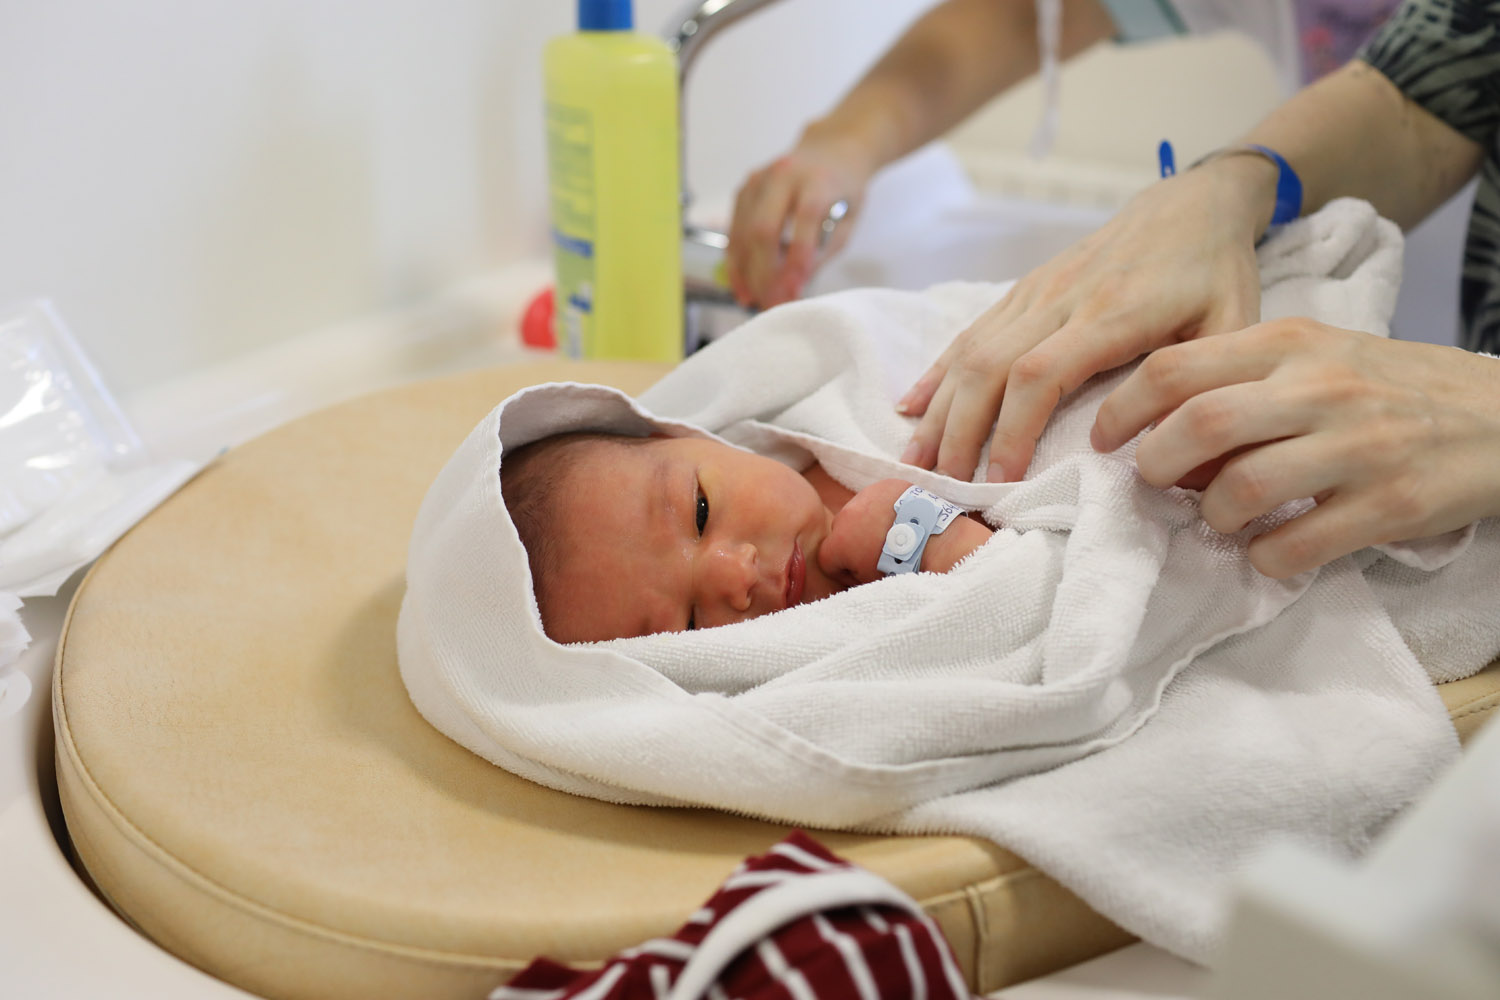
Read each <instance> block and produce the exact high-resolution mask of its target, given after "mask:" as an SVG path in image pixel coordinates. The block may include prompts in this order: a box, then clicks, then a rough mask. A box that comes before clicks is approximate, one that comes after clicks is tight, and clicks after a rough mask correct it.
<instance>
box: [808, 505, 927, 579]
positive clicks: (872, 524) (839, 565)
mask: <svg viewBox="0 0 1500 1000" xmlns="http://www.w3.org/2000/svg"><path fill="white" fill-rule="evenodd" d="M909 486H911V483H908V482H906V481H905V480H902V479H882V480H880V481H879V482H876V483H871V484H870V485H869V486H866V487H865V488H864V489H862V490H860V491H859V492H858V493H856V494H854V496H853V497H851V498H850V499H849V502H848V503H846V504H844V506H843V507H842V508H841V509H840V510H839V512H838V513H837V514H835V515H833V530H832V531H830V532H829V533H828V537H827V538H825V539H824V540H823V544H822V545H821V546H819V547H818V565H819V566H820V567H821V568H822V570H823V572H824V573H827V574H828V575H829V576H830V577H832V578H833V579H835V580H839V581H840V582H842V583H843V584H844V585H845V586H854V585H855V584H859V583H870V582H872V581H875V580H879V579H880V578H881V577H882V576H884V575H885V574H883V573H881V572H880V570H878V569H876V568H875V566H876V564H877V563H878V562H880V550H881V548H882V547H884V545H885V536H886V532H888V531H890V530H891V525H892V524H894V523H895V520H896V511H895V504H896V501H897V499H899V498H900V496H901V494H902V493H905V492H906V489H907V487H909ZM924 561H925V560H924Z"/></svg>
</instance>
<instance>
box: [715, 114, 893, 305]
mask: <svg viewBox="0 0 1500 1000" xmlns="http://www.w3.org/2000/svg"><path fill="white" fill-rule="evenodd" d="M874 170H875V166H874V164H873V163H872V162H871V161H870V159H869V154H868V152H867V151H866V150H864V149H862V148H861V147H860V145H859V143H858V142H857V141H854V140H852V139H846V138H841V137H828V138H824V137H821V136H819V135H818V133H817V132H816V131H815V128H813V127H810V128H809V130H808V132H807V133H805V134H804V135H803V137H802V140H801V141H800V142H799V143H798V144H797V147H796V148H795V149H793V150H792V151H791V152H790V153H787V154H786V155H785V156H782V157H779V158H778V159H776V160H774V161H772V162H771V163H770V164H768V165H766V166H764V167H762V168H761V169H759V170H756V171H755V172H754V173H752V174H751V175H750V176H749V177H748V178H746V180H745V183H744V185H743V186H741V188H740V190H739V194H738V195H736V196H735V204H734V219H733V220H732V221H731V222H730V225H729V249H728V251H727V254H726V257H725V262H724V263H725V269H726V271H727V273H728V277H729V287H730V288H731V290H733V292H734V296H735V298H736V299H738V300H739V301H740V303H741V304H742V305H746V306H759V307H760V308H762V309H769V308H770V307H771V306H774V305H780V304H781V303H783V302H789V301H791V300H792V299H795V298H796V297H797V296H798V294H800V293H801V291H802V286H803V285H805V284H806V283H807V280H808V279H809V278H811V277H812V274H813V271H814V270H816V269H817V266H818V264H819V263H820V262H821V261H822V259H823V258H825V257H827V256H829V255H831V254H833V253H835V252H837V251H838V250H839V248H840V247H842V246H843V245H844V243H845V242H846V241H847V240H848V239H849V227H850V224H851V223H852V222H853V217H854V215H855V214H857V212H858V209H859V206H860V203H861V202H862V201H863V200H864V192H865V188H866V186H868V184H869V182H870V177H871V175H872V174H873V173H874ZM841 199H842V200H843V201H845V202H846V203H847V204H848V206H849V207H848V211H847V212H846V213H845V215H844V218H843V220H842V221H841V222H840V223H839V225H838V226H837V227H836V228H835V229H834V230H833V234H832V236H830V237H828V241H827V243H826V244H824V243H823V239H824V236H823V220H824V219H825V218H827V216H828V210H829V208H830V207H832V205H833V204H834V202H836V201H839V200H841ZM788 233H789V239H788V242H787V243H786V245H785V246H784V247H783V245H782V238H783V236H786V235H788Z"/></svg>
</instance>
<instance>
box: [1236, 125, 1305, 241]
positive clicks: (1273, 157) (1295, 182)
mask: <svg viewBox="0 0 1500 1000" xmlns="http://www.w3.org/2000/svg"><path fill="white" fill-rule="evenodd" d="M1244 148H1245V149H1253V150H1255V151H1256V152H1257V153H1259V154H1260V155H1261V156H1264V157H1265V158H1266V159H1268V160H1270V161H1271V162H1272V163H1274V164H1276V211H1274V212H1272V213H1271V225H1273V226H1279V225H1281V224H1282V223H1284V222H1291V221H1292V220H1293V219H1295V218H1297V216H1299V215H1301V214H1302V178H1300V177H1298V176H1297V171H1295V170H1293V169H1292V165H1291V164H1290V163H1288V162H1286V159H1285V158H1284V157H1283V156H1282V155H1281V154H1280V153H1278V152H1276V150H1274V149H1272V148H1271V147H1269V146H1257V145H1256V144H1255V143H1253V142H1252V143H1249V144H1247V145H1246V146H1245V147H1244Z"/></svg>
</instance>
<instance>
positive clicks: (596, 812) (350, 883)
mask: <svg viewBox="0 0 1500 1000" xmlns="http://www.w3.org/2000/svg"><path fill="white" fill-rule="evenodd" d="M660 374H661V369H660V368H657V367H654V366H646V365H638V366H637V365H613V366H603V365H568V364H565V363H561V362H547V363H540V364H537V365H533V366H527V367H514V368H507V369H499V370H493V371H486V372H479V373H473V374H468V375H463V376H458V377H453V378H448V379H444V380H440V381H434V382H427V383H421V384H417V385H412V386H407V387H403V388H399V389H394V390H388V391H386V392H383V393H379V394H376V395H373V396H369V397H366V398H363V399H359V400H356V401H353V402H350V403H346V404H343V405H341V406H337V407H334V408H332V409H330V410H326V411H323V412H321V413H318V414H314V415H312V416H309V417H306V418H303V419H301V420H298V421H296V422H294V423H291V424H288V425H286V426H284V427H282V428H280V429H278V430H276V431H274V432H272V433H270V434H267V435H266V436H264V437H262V438H260V439H258V440H255V441H253V442H251V443H249V444H247V445H245V446H243V447H240V448H237V449H235V450H234V451H232V452H230V453H229V454H228V455H226V456H225V457H223V458H222V459H220V460H219V461H217V462H215V463H214V464H213V465H212V466H210V467H209V468H208V469H207V470H205V471H204V472H203V474H202V475H201V476H199V477H198V478H197V479H196V480H195V481H193V482H191V483H190V484H188V486H187V487H185V488H184V489H183V490H182V491H181V492H180V493H179V494H178V495H177V496H175V497H173V498H172V499H171V500H170V501H168V502H167V503H166V504H165V505H163V506H162V507H161V508H160V509H158V510H157V511H156V512H155V513H153V514H152V515H151V516H149V517H148V518H146V520H145V521H143V522H142V523H141V524H140V525H139V526H138V527H137V528H136V529H135V530H133V531H132V532H130V533H129V534H128V535H127V536H126V537H125V538H123V539H122V540H121V541H120V542H119V543H118V544H116V546H115V547H114V548H113V549H112V550H111V551H110V552H109V553H108V554H106V555H105V556H104V557H103V558H102V559H101V560H100V561H99V562H98V564H97V565H96V566H95V567H94V569H93V571H92V572H91V573H90V575H89V577H88V579H87V580H86V581H85V583H84V584H83V586H81V587H80V589H79V591H78V594H77V597H76V598H75V600H74V603H73V606H72V609H71V612H70V615H69V620H68V624H67V627H66V629H65V631H64V634H63V638H62V641H61V643H60V645H59V653H58V664H57V670H56V671H55V674H54V684H55V689H54V692H53V705H54V714H55V724H56V736H57V771H58V785H59V789H60V794H61V798H62V805H63V810H64V813H65V816H66V821H67V827H68V832H69V834H70V836H71V840H72V844H73V847H74V848H75V850H76V855H77V859H78V862H79V863H80V865H81V867H82V868H83V870H84V871H85V872H86V873H87V876H88V877H89V878H90V880H91V881H92V883H93V885H94V886H95V887H96V888H97V890H98V891H99V893H100V894H101V895H102V896H104V898H105V899H107V900H108V901H109V902H110V903H111V904H112V905H113V906H114V907H115V909H116V910H118V911H119V912H120V914H121V915H122V916H124V917H125V919H127V920H129V921H130V922H131V923H133V924H134V925H135V926H137V927H138V928H139V929H140V930H141V931H142V932H143V933H145V934H147V935H149V936H150V937H151V938H153V939H154V940H155V941H157V942H158V943H159V944H160V945H161V946H162V947H164V948H166V949H167V950H168V951H171V952H173V953H174V954H176V955H178V956H180V957H182V958H184V959H186V960H187V961H189V962H192V963H193V964H195V965H197V966H200V967H202V968H203V969H205V970H207V971H209V972H211V973H213V974H214V975H217V976H219V977H221V978H223V979H225V980H227V981H229V982H231V983H234V984H237V985H239V986H242V987H244V988H246V989H248V990H251V991H254V992H256V993H261V994H264V995H266V996H271V997H286V998H294V997H309V998H310V997H319V998H330V997H333V998H336V997H349V998H360V1000H365V998H368V997H373V996H378V997H382V998H387V1000H394V998H403V997H411V998H419V997H420V998H424V1000H437V998H448V997H452V998H460V997H463V998H477V997H481V996H483V995H484V993H485V992H486V991H487V990H488V989H489V988H491V987H493V986H495V985H496V984H498V983H500V982H501V981H503V980H504V979H506V978H507V977H508V976H509V975H511V974H512V973H514V972H515V971H517V970H518V969H520V968H521V967H522V966H524V965H525V964H526V963H527V962H528V961H529V960H530V959H531V958H532V957H533V956H535V955H540V954H545V955H548V956H551V957H553V958H557V959H560V960H564V961H568V962H574V963H580V962H582V963H586V962H589V961H597V960H601V959H604V958H606V957H608V956H609V955H610V954H612V953H614V952H615V951H617V950H619V949H622V948H625V947H628V946H630V945H633V944H636V943H638V942H640V941H642V940H644V939H646V938H649V937H652V936H654V935H658V934H662V933H669V932H670V931H671V930H673V929H674V928H675V927H676V926H677V925H678V924H679V923H680V922H681V921H682V920H683V919H684V918H685V917H687V916H688V914H690V913H691V912H692V911H693V910H694V909H695V908H696V907H697V906H698V905H699V903H700V902H701V901H702V900H703V899H704V898H706V897H707V896H708V895H709V894H710V893H711V892H712V891H713V889H714V888H715V887H716V885H717V884H718V883H719V882H720V881H721V880H722V879H723V877H724V876H725V875H726V874H727V873H728V871H729V870H730V869H731V868H732V867H733V866H734V865H735V864H736V863H737V862H738V861H739V859H740V858H741V857H743V856H745V855H747V854H751V853H755V852H758V851H761V850H764V849H765V848H766V847H767V846H768V845H769V844H771V843H772V842H774V841H775V840H777V839H779V838H780V837H781V836H782V835H783V834H784V833H785V828H783V827H779V826H775V825H773V824H769V823H763V822H758V821H754V820H749V819H744V818H741V817H736V816H729V815H724V814H720V813H715V812H710V811H706V810H692V809H646V808H636V807H626V806H615V805H609V804H606V803H602V802H596V801H591V800H586V799H581V798H575V797H572V796H569V795H566V794H563V793H559V792H555V791H551V790H548V789H544V788H541V787H538V786H536V785H533V784H530V783H529V782H527V781H525V780H523V779H520V778H517V777H515V776H513V775H510V774H508V773H506V772H504V771H501V770H499V769H498V768H496V767H494V766H492V765H490V764H488V763H486V762H485V761H483V760H481V759H480V758H479V757H476V756H474V755H473V754H470V753H469V752H468V751H467V750H464V749H463V748H461V747H459V746H458V745H456V744H454V743H452V742H450V741H449V740H448V739H446V738H445V737H443V736H442V735H440V734H439V733H437V732H436V731H435V730H433V729H431V728H430V727H429V726H428V725H427V724H426V723H425V722H424V721H423V720H422V718H421V717H420V716H418V715H417V713H416V711H415V710H414V709H413V708H412V706H411V704H410V702H409V701H408V700H407V697H406V694H405V691H404V690H403V688H402V686H401V682H400V679H399V677H398V675H397V667H396V653H395V620H396V613H397V609H398V608H399V606H400V603H401V596H402V576H403V568H404V565H405V559H406V542H407V538H408V535H409V532H410V529H411V524H412V520H413V517H414V515H415V512H416V509H417V505H418V504H419V502H420V501H421V498H422V495H423V493H424V491H425V490H426V488H427V485H428V484H429V483H430V482H431V480H432V478H433V476H434V475H435V473H436V471H437V469H438V468H439V467H440V466H441V465H442V463H443V461H444V460H445V459H446V458H447V456H448V455H449V453H450V452H451V450H452V448H453V447H454V445H455V444H456V443H457V442H458V441H459V440H460V439H461V438H462V437H463V436H464V435H465V434H466V433H467V432H468V431H469V429H470V428H471V427H472V426H473V425H474V424H475V422H476V421H477V420H478V419H479V418H480V417H481V416H482V415H483V414H484V413H485V412H487V411H488V410H489V409H490V408H491V407H492V406H493V405H494V404H495V403H496V402H497V401H498V400H500V399H502V398H503V397H505V396H506V395H508V394H509V393H511V392H512V391H514V390H515V389H517V388H520V387H521V386H523V385H526V384H530V383H533V382H539V381H546V380H552V379H559V378H571V379H577V380H582V381H598V382H606V383H611V384H615V385H618V386H620V387H621V388H623V389H626V390H627V391H636V390H639V389H641V388H644V387H645V386H646V385H648V384H649V383H650V382H651V381H653V380H654V379H655V378H656V377H657V376H659V375H660ZM1442 693H1443V697H1444V700H1445V702H1446V703H1447V705H1448V707H1449V709H1450V713H1451V716H1452V718H1453V721H1454V724H1455V726H1456V727H1457V728H1458V731H1459V733H1460V735H1461V736H1465V737H1466V736H1468V735H1470V734H1472V733H1473V732H1474V731H1475V730H1476V729H1477V728H1478V727H1479V725H1480V724H1481V723H1482V722H1483V721H1484V719H1486V718H1487V717H1488V716H1489V715H1491V714H1493V713H1494V711H1495V706H1496V705H1497V704H1500V665H1492V666H1491V667H1490V668H1489V669H1487V670H1486V671H1484V672H1482V673H1481V674H1479V675H1477V676H1475V677H1472V678H1470V679H1468V680H1465V681H1461V682H1457V683H1455V684H1450V685H1445V686H1444V690H1443V692H1442ZM819 836H820V838H821V839H823V840H824V841H825V842H826V843H827V844H828V845H829V846H830V847H832V848H833V849H834V850H836V851H838V852H840V853H842V854H843V855H844V856H846V857H848V858H849V859H851V860H853V861H855V862H857V863H859V864H861V865H864V866H866V867H868V868H870V869H872V870H874V871H876V872H877V873H879V874H881V875H884V876H886V877H887V878H889V879H891V880H892V881H893V882H895V883H896V884H897V885H899V886H901V887H902V888H903V889H905V890H906V891H907V892H908V893H910V894H911V895H912V896H914V897H915V898H917V899H918V900H919V901H921V902H922V904H923V905H924V906H925V907H926V909H927V910H928V912H929V913H930V914H931V915H932V916H933V917H934V918H935V919H936V920H937V922H938V923H939V924H940V925H941V927H942V928H943V930H944V931H945V933H946V934H947V935H948V937H949V940H950V941H951V942H952V944H953V946H954V949H955V951H956V952H957V954H958V956H959V958H960V961H961V964H962V965H963V968H964V972H965V975H966V976H967V977H968V979H969V982H970V985H971V986H972V987H973V988H974V989H975V990H976V991H980V992H987V991H991V990H994V989H997V988H999V987H1001V986H1003V985H1006V984H1008V983H1011V982H1015V981H1018V980H1022V979H1026V978H1029V977H1032V976H1036V975H1040V974H1043V973H1046V972H1048V971H1051V970H1053V969H1056V968H1059V967H1062V966H1065V965H1068V964H1071V963H1074V962H1077V961H1080V960H1082V959H1085V958H1087V957H1090V956H1093V955H1096V954H1099V953H1101V952H1103V951H1106V950H1109V949H1111V948H1114V947H1117V946H1119V945H1121V944H1124V943H1125V942H1127V941H1128V940H1129V937H1128V935H1126V934H1125V933H1124V932H1123V931H1121V930H1119V929H1118V928H1116V927H1114V926H1113V925H1112V924H1110V923H1108V922H1107V921H1105V920H1104V919H1103V918H1101V917H1099V916H1097V915H1096V914H1094V913H1092V912H1091V911H1090V910H1089V909H1088V908H1087V907H1086V906H1084V905H1083V904H1082V903H1081V902H1079V901H1078V900H1077V899H1076V897H1074V896H1072V895H1071V894H1070V893H1068V892H1067V891H1066V890H1064V889H1063V888H1061V887H1060V886H1059V885H1058V884H1057V883H1055V882H1053V881H1052V880H1051V879H1049V878H1047V877H1046V876H1045V875H1042V874H1041V873H1039V872H1037V871H1036V870H1034V869H1033V868H1031V867H1030V866H1029V865H1028V864H1027V863H1026V862H1025V861H1024V860H1023V859H1021V858H1018V857H1016V856H1015V855H1013V854H1010V853H1009V852H1007V851H1004V850H1002V849H1000V848H998V847H996V846H994V845H992V844H988V843H984V842H980V841H977V840H973V839H969V838H962V837H911V838H897V837H879V836H856V835H850V834H836V833H823V834H819Z"/></svg>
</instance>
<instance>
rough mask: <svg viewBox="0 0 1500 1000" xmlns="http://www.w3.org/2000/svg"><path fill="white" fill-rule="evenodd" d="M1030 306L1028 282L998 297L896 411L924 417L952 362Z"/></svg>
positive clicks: (915, 384) (939, 357) (943, 354)
mask: <svg viewBox="0 0 1500 1000" xmlns="http://www.w3.org/2000/svg"><path fill="white" fill-rule="evenodd" d="M1029 304H1030V286H1029V283H1028V282H1026V281H1024V280H1023V281H1019V282H1017V283H1016V284H1015V285H1013V286H1012V287H1011V289H1010V290H1009V291H1008V292H1006V293H1005V295H1004V296H1003V297H1001V299H1000V301H999V302H996V303H995V304H994V305H992V306H990V307H989V308H988V309H986V310H985V311H984V312H983V313H981V314H980V315H979V318H978V319H976V320H974V322H972V323H970V324H969V325H968V326H967V327H966V328H964V329H963V330H962V331H960V332H959V334H958V336H956V337H954V338H953V340H951V341H949V343H948V346H947V347H945V348H944V349H943V352H942V353H941V354H939V355H938V357H937V360H936V361H934V362H933V363H932V364H931V365H929V366H928V368H927V370H926V371H925V372H923V373H922V375H921V377H920V378H918V379H917V380H916V381H915V382H913V383H912V385H911V388H909V389H907V390H906V393H905V394H904V395H903V396H902V397H901V398H900V399H899V400H897V401H896V412H898V413H901V414H905V415H907V416H913V417H919V416H922V415H923V414H925V413H926V412H927V411H928V410H929V409H930V408H931V405H932V401H933V399H934V398H935V397H936V395H937V392H938V388H939V387H940V386H942V384H943V382H944V380H945V379H946V378H947V375H948V372H949V370H951V369H952V367H953V365H954V362H955V361H957V359H958V358H959V357H961V356H962V355H963V354H964V353H965V352H967V351H968V350H970V349H971V347H972V346H973V344H974V343H975V342H976V341H978V340H981V339H985V338H988V337H992V336H996V335H999V333H1000V331H1003V330H1005V329H1006V328H1007V327H1009V326H1010V325H1011V324H1012V323H1014V322H1015V320H1016V319H1017V318H1018V317H1019V316H1020V315H1021V314H1022V313H1023V312H1024V311H1025V310H1026V308H1027V306H1028V305H1029ZM939 426H941V425H939Z"/></svg>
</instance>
